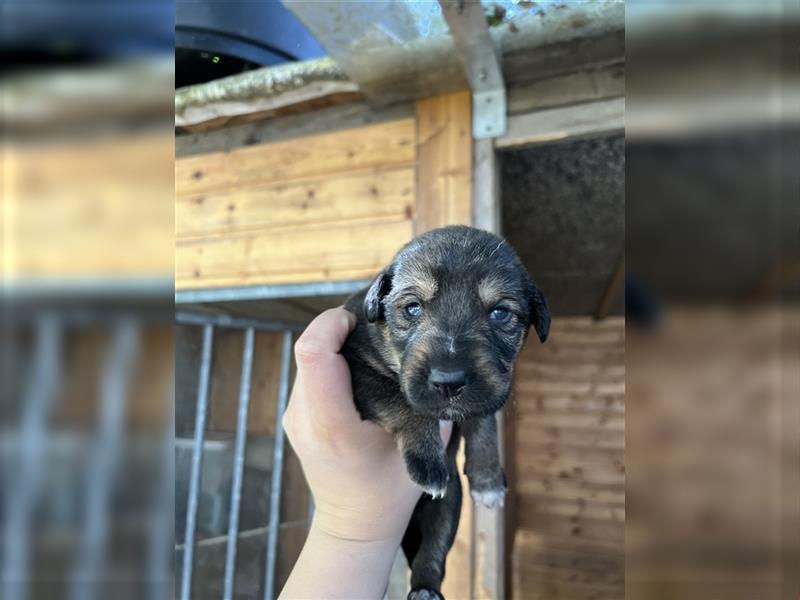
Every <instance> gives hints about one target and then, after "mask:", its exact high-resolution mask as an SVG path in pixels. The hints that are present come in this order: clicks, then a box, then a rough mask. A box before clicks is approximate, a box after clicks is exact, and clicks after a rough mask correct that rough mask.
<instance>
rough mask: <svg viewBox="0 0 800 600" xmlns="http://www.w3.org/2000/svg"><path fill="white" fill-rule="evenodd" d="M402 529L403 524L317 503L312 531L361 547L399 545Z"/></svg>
mask: <svg viewBox="0 0 800 600" xmlns="http://www.w3.org/2000/svg"><path fill="white" fill-rule="evenodd" d="M403 530H404V527H399V526H397V527H396V526H394V524H393V523H392V522H390V521H385V520H382V519H379V518H378V519H375V518H374V516H369V517H365V518H359V517H356V518H354V516H353V514H352V513H348V514H345V515H340V514H338V512H337V511H335V510H328V509H326V508H324V507H320V506H317V507H316V509H315V511H314V518H313V520H312V522H311V529H310V533H311V532H313V533H314V534H315V535H316V536H318V537H319V538H320V539H322V540H325V541H328V542H342V543H348V544H352V545H354V546H358V545H360V546H361V547H367V546H369V545H371V546H373V547H380V546H383V547H388V546H394V547H398V546H399V545H400V542H401V541H402V539H403ZM309 535H310V534H309Z"/></svg>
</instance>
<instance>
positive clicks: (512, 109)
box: [508, 63, 625, 115]
mask: <svg viewBox="0 0 800 600" xmlns="http://www.w3.org/2000/svg"><path fill="white" fill-rule="evenodd" d="M624 95H625V65H624V63H617V64H612V65H605V66H601V67H599V68H596V69H586V70H581V71H577V72H575V73H568V74H566V75H558V76H555V77H547V78H544V79H537V80H535V81H526V82H524V83H521V84H518V85H514V86H511V87H509V88H508V114H509V115H519V114H524V113H528V112H533V111H535V110H542V109H544V108H551V107H554V106H567V105H570V104H578V103H582V102H592V101H596V100H604V99H607V98H619V97H621V96H624Z"/></svg>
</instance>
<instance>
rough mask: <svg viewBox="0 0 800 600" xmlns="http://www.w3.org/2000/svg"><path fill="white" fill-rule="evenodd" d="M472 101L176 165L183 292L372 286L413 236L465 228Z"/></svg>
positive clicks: (441, 103) (425, 106) (440, 101)
mask: <svg viewBox="0 0 800 600" xmlns="http://www.w3.org/2000/svg"><path fill="white" fill-rule="evenodd" d="M470 122H471V115H470V97H469V94H468V93H466V92H464V93H458V94H451V95H447V96H440V97H436V98H430V99H427V100H424V101H421V102H420V103H419V104H418V106H417V114H416V117H415V118H404V119H398V120H394V121H388V122H383V123H377V124H371V125H366V126H363V127H357V128H353V129H346V130H340V131H334V132H328V133H323V134H320V135H312V136H306V137H300V138H294V139H289V140H282V141H277V142H273V143H268V144H258V145H253V146H246V147H242V148H237V149H234V150H230V151H226V152H214V153H208V154H201V155H195V156H188V157H184V158H179V159H177V160H176V161H175V170H176V174H175V182H176V244H177V245H176V252H175V262H176V288H177V289H191V288H213V287H229V286H244V285H252V284H285V283H306V282H315V281H333V280H348V279H362V278H363V279H366V278H370V277H372V276H373V275H375V274H376V273H377V272H378V271H379V270H380V269H381V268H382V267H383V266H384V265H386V264H387V263H388V262H389V261H390V260H391V257H392V256H393V255H394V253H395V252H396V251H397V250H398V249H399V248H400V246H402V245H403V244H404V243H405V242H407V241H409V240H410V239H411V238H413V237H414V235H415V234H416V233H418V232H421V231H425V230H427V229H431V228H433V227H437V226H440V225H446V224H453V223H469V222H470V218H471V214H470V207H471V162H472V150H471V143H470V142H471V134H470Z"/></svg>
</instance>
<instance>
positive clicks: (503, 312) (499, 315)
mask: <svg viewBox="0 0 800 600" xmlns="http://www.w3.org/2000/svg"><path fill="white" fill-rule="evenodd" d="M510 318H511V311H510V310H508V309H507V308H500V307H497V308H493V309H492V312H490V313H489V320H490V321H494V322H495V323H506V322H508V320H509V319H510Z"/></svg>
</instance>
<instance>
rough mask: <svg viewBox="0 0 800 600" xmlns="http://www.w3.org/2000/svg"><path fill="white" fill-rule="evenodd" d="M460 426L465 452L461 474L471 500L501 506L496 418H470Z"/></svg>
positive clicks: (503, 494) (502, 484)
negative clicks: (463, 475)
mask: <svg viewBox="0 0 800 600" xmlns="http://www.w3.org/2000/svg"><path fill="white" fill-rule="evenodd" d="M461 427H462V431H463V432H464V444H465V450H466V453H465V456H464V473H465V474H466V476H467V478H468V479H469V489H470V494H471V495H472V498H473V499H474V500H475V502H480V503H481V504H483V505H484V506H488V507H489V508H494V507H496V506H503V502H504V501H505V497H506V476H505V474H504V473H503V467H501V466H500V454H499V452H498V448H497V421H496V420H495V416H494V415H489V416H488V417H481V418H478V419H469V420H467V421H464V422H463V423H462V425H461Z"/></svg>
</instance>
